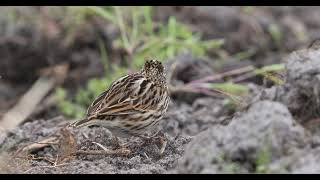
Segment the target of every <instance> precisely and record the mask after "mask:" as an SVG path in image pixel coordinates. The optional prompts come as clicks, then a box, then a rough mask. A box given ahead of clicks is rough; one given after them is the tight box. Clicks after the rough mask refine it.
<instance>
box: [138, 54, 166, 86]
mask: <svg viewBox="0 0 320 180" xmlns="http://www.w3.org/2000/svg"><path fill="white" fill-rule="evenodd" d="M142 73H143V74H144V75H145V76H146V78H148V79H150V80H152V81H154V82H156V83H161V84H162V83H165V82H166V79H165V72H164V67H163V65H162V63H161V62H160V61H157V60H154V59H152V60H147V61H146V62H145V64H144V67H143V69H142Z"/></svg>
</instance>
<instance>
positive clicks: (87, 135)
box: [1, 118, 191, 173]
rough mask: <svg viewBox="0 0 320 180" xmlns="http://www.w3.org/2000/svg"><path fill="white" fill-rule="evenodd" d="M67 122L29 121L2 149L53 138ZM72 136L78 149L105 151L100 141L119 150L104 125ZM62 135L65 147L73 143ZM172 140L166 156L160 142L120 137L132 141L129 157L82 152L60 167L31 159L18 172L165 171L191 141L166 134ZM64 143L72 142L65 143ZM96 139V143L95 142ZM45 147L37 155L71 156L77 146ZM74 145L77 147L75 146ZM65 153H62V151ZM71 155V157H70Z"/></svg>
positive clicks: (55, 120) (13, 150)
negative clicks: (159, 149)
mask: <svg viewBox="0 0 320 180" xmlns="http://www.w3.org/2000/svg"><path fill="white" fill-rule="evenodd" d="M66 123H67V122H66V121H65V120H64V119H63V118H55V119H53V120H48V121H41V120H40V121H33V122H28V123H25V124H23V125H21V126H20V127H18V128H16V129H15V130H14V131H12V132H11V134H10V136H8V137H7V138H6V139H5V141H4V145H5V146H2V147H1V150H2V151H4V152H9V153H10V152H15V151H16V150H17V149H19V148H21V147H24V146H25V145H28V144H30V143H32V142H38V141H40V140H41V139H44V138H46V137H51V136H53V135H56V134H57V132H59V129H61V127H63V126H64V125H65V124H66ZM72 134H73V135H72V136H74V137H76V141H77V142H76V144H77V149H78V150H82V151H87V150H102V149H101V148H100V147H99V146H98V145H97V144H95V143H99V144H101V145H103V146H104V147H106V148H107V149H110V150H114V149H116V148H117V147H116V145H115V143H114V142H113V141H112V136H111V134H110V132H109V131H108V130H107V129H105V128H103V127H90V128H88V127H86V128H82V129H78V130H74V131H73V132H72ZM62 135H63V136H64V137H65V138H66V139H65V141H62V144H61V145H62V146H69V144H70V142H72V143H74V142H73V140H72V141H70V140H69V139H70V138H69V137H70V133H69V132H65V131H62ZM166 138H167V139H168V143H167V147H166V149H165V151H164V154H163V155H162V157H160V156H159V152H158V147H157V145H156V144H148V145H145V146H140V144H141V143H142V140H141V139H139V138H128V139H120V140H121V141H123V142H121V144H122V143H129V144H128V148H129V149H130V150H131V151H132V153H131V154H129V155H128V156H118V155H111V156H108V155H106V156H105V155H84V154H78V155H77V156H76V157H74V158H71V159H68V160H66V161H63V160H64V159H65V158H64V157H63V156H61V158H62V159H61V158H60V160H61V161H62V162H61V163H58V165H57V166H54V165H52V163H49V162H48V161H45V160H36V159H31V160H29V164H30V167H29V169H27V170H26V169H25V168H22V167H21V168H20V167H19V166H17V169H15V172H19V173H22V172H25V173H165V172H166V171H167V170H168V169H172V168H174V167H175V166H176V163H177V160H178V159H179V158H180V157H181V155H182V154H183V152H184V145H185V144H187V143H188V142H190V140H191V138H190V137H188V136H181V135H178V136H168V135H167V136H166ZM63 142H69V144H68V145H63ZM93 142H95V143H93ZM53 147H54V146H52V147H45V148H43V149H39V150H37V151H36V152H33V154H34V155H35V156H36V157H48V158H50V159H56V155H57V151H58V154H59V155H61V154H62V155H67V156H68V157H69V156H70V157H71V154H70V153H73V152H74V150H73V149H65V148H62V147H59V146H57V147H56V148H58V149H54V148H53ZM71 147H74V146H73V145H72V146H71ZM59 151H60V152H61V153H60V152H59ZM68 157H67V158H68Z"/></svg>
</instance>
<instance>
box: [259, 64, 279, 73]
mask: <svg viewBox="0 0 320 180" xmlns="http://www.w3.org/2000/svg"><path fill="white" fill-rule="evenodd" d="M284 69H285V65H284V64H272V65H268V66H264V67H262V68H260V69H256V70H255V71H254V73H255V74H257V75H259V74H265V73H267V72H276V71H283V70H284Z"/></svg>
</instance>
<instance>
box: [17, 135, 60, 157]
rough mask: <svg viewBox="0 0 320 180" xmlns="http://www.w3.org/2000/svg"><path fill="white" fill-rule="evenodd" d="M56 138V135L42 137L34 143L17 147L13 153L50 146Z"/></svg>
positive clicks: (54, 142)
mask: <svg viewBox="0 0 320 180" xmlns="http://www.w3.org/2000/svg"><path fill="white" fill-rule="evenodd" d="M57 140H58V138H57V137H50V138H47V139H44V140H42V141H40V142H36V143H33V144H30V145H27V146H25V147H23V148H21V149H19V150H18V151H16V153H15V155H17V154H20V153H22V152H26V153H30V152H32V151H36V150H38V149H42V148H44V147H47V146H50V145H52V144H56V143H57V142H56V141H57Z"/></svg>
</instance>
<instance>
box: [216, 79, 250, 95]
mask: <svg viewBox="0 0 320 180" xmlns="http://www.w3.org/2000/svg"><path fill="white" fill-rule="evenodd" d="M210 86H211V88H214V89H218V90H221V91H224V92H227V93H231V94H236V95H243V94H246V93H248V91H249V88H248V87H247V86H245V85H241V84H234V83H232V82H227V83H210Z"/></svg>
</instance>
